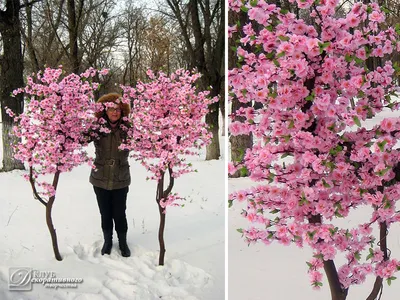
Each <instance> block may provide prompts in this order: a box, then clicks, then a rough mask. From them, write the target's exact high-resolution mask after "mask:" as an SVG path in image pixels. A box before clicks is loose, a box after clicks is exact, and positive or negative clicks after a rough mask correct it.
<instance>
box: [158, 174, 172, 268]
mask: <svg viewBox="0 0 400 300" xmlns="http://www.w3.org/2000/svg"><path fill="white" fill-rule="evenodd" d="M168 172H169V184H168V187H167V189H166V190H164V177H165V172H163V171H162V172H161V178H160V179H159V180H158V183H157V194H156V201H157V205H158V212H159V213H160V227H159V229H158V242H159V244H160V255H159V257H158V264H159V265H160V266H163V265H164V257H165V251H166V250H165V242H164V229H165V217H166V211H165V208H163V207H162V206H161V199H166V198H167V197H168V195H169V194H170V193H171V191H172V188H173V186H174V177H172V169H171V168H170V167H168Z"/></svg>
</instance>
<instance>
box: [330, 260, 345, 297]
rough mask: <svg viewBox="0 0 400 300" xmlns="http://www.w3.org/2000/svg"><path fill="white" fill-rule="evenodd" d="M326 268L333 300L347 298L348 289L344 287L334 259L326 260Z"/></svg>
mask: <svg viewBox="0 0 400 300" xmlns="http://www.w3.org/2000/svg"><path fill="white" fill-rule="evenodd" d="M324 270H325V274H326V277H327V278H328V283H329V288H330V290H331V297H332V300H346V298H347V293H348V291H349V290H348V289H344V290H343V289H342V288H341V285H340V281H339V276H338V273H337V270H336V267H335V263H334V262H333V260H326V261H324Z"/></svg>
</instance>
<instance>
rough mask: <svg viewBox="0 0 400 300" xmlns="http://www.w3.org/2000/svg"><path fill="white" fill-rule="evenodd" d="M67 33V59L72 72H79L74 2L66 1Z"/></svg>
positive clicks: (71, 0)
mask: <svg viewBox="0 0 400 300" xmlns="http://www.w3.org/2000/svg"><path fill="white" fill-rule="evenodd" d="M67 7H68V31H69V58H70V62H71V68H72V72H73V73H75V74H77V73H78V72H79V58H78V24H77V20H76V19H77V17H76V11H75V0H68V2H67Z"/></svg>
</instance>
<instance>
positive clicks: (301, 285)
mask: <svg viewBox="0 0 400 300" xmlns="http://www.w3.org/2000/svg"><path fill="white" fill-rule="evenodd" d="M398 116H399V115H398V112H397V113H396V112H395V113H392V112H388V111H385V112H383V113H381V114H380V115H379V117H377V118H375V119H374V122H370V124H368V127H369V128H370V127H371V126H373V125H374V124H376V123H378V122H380V121H381V120H382V119H383V118H385V117H398ZM399 147H400V145H399ZM253 185H254V183H253V182H252V181H250V180H249V179H248V178H239V179H229V180H228V190H229V192H233V191H237V190H242V189H246V188H248V187H250V186H253ZM245 204H246V203H235V204H234V205H233V206H232V207H231V208H230V209H229V210H228V238H227V239H228V249H229V256H228V266H229V276H228V290H227V293H228V299H229V300H244V299H245V300H261V299H262V300H294V299H296V300H297V299H301V300H303V299H304V300H305V299H307V300H329V299H331V297H330V291H329V286H328V282H327V281H326V280H324V281H323V284H324V285H323V287H322V288H321V290H319V291H315V290H313V289H312V287H311V285H310V281H309V278H308V275H307V270H308V266H307V265H306V261H308V260H309V259H310V258H311V257H312V251H311V249H310V248H306V247H304V248H303V249H299V248H297V247H296V246H295V245H290V246H288V247H285V246H283V245H280V244H278V243H272V244H271V245H269V246H266V245H264V244H262V243H258V244H255V245H250V246H248V245H247V244H246V243H245V242H244V240H243V239H242V238H241V234H240V233H238V232H237V230H236V229H238V228H247V227H248V226H249V225H250V224H249V222H248V221H247V220H246V219H244V218H243V217H242V216H241V215H240V213H241V211H242V208H244V207H245ZM368 214H369V215H370V211H369V209H368V208H363V209H358V210H356V211H354V212H352V213H351V215H350V216H349V218H346V219H343V220H338V221H337V224H338V225H341V226H349V227H350V226H353V225H354V224H357V223H358V222H359V220H363V221H365V220H366V216H368ZM388 247H389V249H390V250H391V251H392V254H391V257H392V258H397V259H398V260H400V225H399V224H396V225H392V227H391V228H390V229H389V236H388ZM364 257H365V256H364ZM337 262H339V264H340V263H343V262H344V260H343V258H340V257H339V259H338V261H337ZM398 277H399V279H397V280H394V281H392V284H391V286H388V285H387V283H386V281H385V283H384V288H383V294H382V297H381V300H397V299H400V296H399V295H400V276H398ZM373 282H374V278H373V277H372V276H371V277H369V278H368V279H367V281H366V282H365V283H364V284H363V285H360V286H352V287H351V288H350V290H349V295H348V298H347V299H348V300H363V299H366V297H367V296H368V294H369V293H370V292H371V290H372V285H373Z"/></svg>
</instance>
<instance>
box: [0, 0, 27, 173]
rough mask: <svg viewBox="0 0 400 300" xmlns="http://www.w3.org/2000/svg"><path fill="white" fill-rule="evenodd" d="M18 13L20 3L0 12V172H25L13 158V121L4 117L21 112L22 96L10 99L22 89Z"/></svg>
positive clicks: (13, 0)
mask: <svg viewBox="0 0 400 300" xmlns="http://www.w3.org/2000/svg"><path fill="white" fill-rule="evenodd" d="M19 10H20V3H19V0H8V1H7V2H6V10H5V11H3V10H0V33H1V37H2V41H3V49H4V50H3V52H4V54H3V55H2V56H1V57H0V69H1V71H0V74H1V76H0V97H1V99H0V100H1V118H2V122H3V129H2V134H3V168H2V171H11V170H15V169H19V170H23V169H24V165H23V163H22V162H20V161H18V160H16V159H14V157H13V151H12V146H13V145H15V144H16V142H17V139H16V138H15V137H14V136H11V135H10V134H11V130H12V127H13V126H14V121H13V119H12V118H11V117H9V116H8V114H7V113H6V108H10V109H11V110H12V111H13V112H14V113H15V114H16V115H19V114H21V113H22V112H23V95H22V94H19V95H17V96H16V97H12V96H11V95H12V91H13V90H15V89H17V88H20V87H22V86H23V85H24V81H23V69H24V65H23V57H22V50H21V28H20V19H19Z"/></svg>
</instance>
